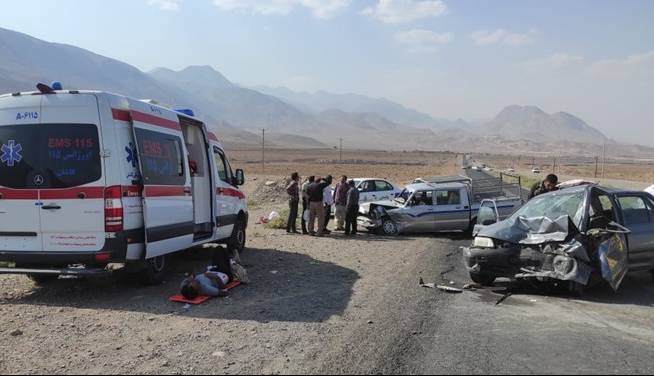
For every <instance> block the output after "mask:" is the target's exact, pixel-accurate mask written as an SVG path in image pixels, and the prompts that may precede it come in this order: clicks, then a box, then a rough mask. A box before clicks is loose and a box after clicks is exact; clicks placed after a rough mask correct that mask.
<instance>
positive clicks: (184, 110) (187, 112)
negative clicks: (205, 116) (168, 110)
mask: <svg viewBox="0 0 654 376" xmlns="http://www.w3.org/2000/svg"><path fill="white" fill-rule="evenodd" d="M175 112H179V113H180V114H184V115H187V116H190V117H195V113H194V112H193V110H191V109H188V108H180V109H177V110H175Z"/></svg>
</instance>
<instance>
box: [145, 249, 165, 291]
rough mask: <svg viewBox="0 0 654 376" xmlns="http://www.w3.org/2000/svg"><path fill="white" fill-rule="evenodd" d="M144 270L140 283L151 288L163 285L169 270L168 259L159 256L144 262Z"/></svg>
mask: <svg viewBox="0 0 654 376" xmlns="http://www.w3.org/2000/svg"><path fill="white" fill-rule="evenodd" d="M144 266H145V268H144V269H143V271H142V272H141V283H143V284H144V285H148V286H152V285H159V284H161V283H163V282H164V281H165V279H166V277H167V276H168V271H169V269H170V257H169V256H165V255H164V256H159V257H155V258H151V259H149V260H145V264H144Z"/></svg>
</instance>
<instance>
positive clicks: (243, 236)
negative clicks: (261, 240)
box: [227, 219, 247, 253]
mask: <svg viewBox="0 0 654 376" xmlns="http://www.w3.org/2000/svg"><path fill="white" fill-rule="evenodd" d="M246 241H247V231H246V228H245V222H244V221H243V220H242V219H239V220H237V221H236V223H235V224H234V230H233V232H232V236H231V237H230V238H229V240H228V241H227V246H228V247H229V248H230V249H236V250H237V251H238V253H243V251H244V250H245V243H246Z"/></svg>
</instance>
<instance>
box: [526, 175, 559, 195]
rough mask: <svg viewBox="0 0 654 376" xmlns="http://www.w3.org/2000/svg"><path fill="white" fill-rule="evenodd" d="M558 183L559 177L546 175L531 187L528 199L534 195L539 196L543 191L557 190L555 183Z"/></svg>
mask: <svg viewBox="0 0 654 376" xmlns="http://www.w3.org/2000/svg"><path fill="white" fill-rule="evenodd" d="M558 184H559V177H558V176H556V175H554V174H551V175H547V177H546V178H545V180H543V181H542V182H540V183H536V184H534V186H533V187H531V192H530V193H529V199H530V200H531V199H532V198H534V197H536V196H540V195H542V194H545V193H549V192H553V191H558V190H559V188H557V185H558Z"/></svg>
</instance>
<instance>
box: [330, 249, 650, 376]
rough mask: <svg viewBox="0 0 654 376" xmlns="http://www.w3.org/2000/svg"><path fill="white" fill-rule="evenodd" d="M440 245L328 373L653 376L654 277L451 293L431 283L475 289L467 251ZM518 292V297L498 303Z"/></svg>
mask: <svg viewBox="0 0 654 376" xmlns="http://www.w3.org/2000/svg"><path fill="white" fill-rule="evenodd" d="M468 242H469V240H457V239H447V238H436V239H434V240H433V241H432V242H431V243H430V245H429V247H428V249H424V250H416V251H417V252H419V253H420V254H421V257H420V258H419V259H418V261H417V262H416V264H415V265H414V266H413V273H405V274H404V275H402V276H400V281H398V282H399V283H397V284H396V285H394V286H393V287H381V286H380V288H384V298H383V299H380V300H378V304H379V305H378V306H377V307H375V309H374V312H375V315H374V316H373V317H372V318H371V321H372V324H368V323H361V324H360V325H359V326H356V327H354V328H351V329H350V330H349V331H348V332H347V333H346V334H345V335H347V337H348V338H344V339H343V342H344V343H347V345H346V348H343V349H337V350H334V349H332V350H331V353H330V355H329V356H327V357H326V359H324V363H323V364H324V368H322V369H320V370H319V371H320V372H323V373H327V372H334V373H364V374H369V373H385V374H406V373H410V374H468V373H473V374H497V373H501V374H505V373H520V374H543V373H544V374H571V373H574V374H585V373H610V374H625V373H629V374H647V373H652V372H653V371H654V361H652V359H654V346H653V345H654V329H653V328H652V325H651V324H652V319H651V317H652V316H651V315H652V306H653V305H654V283H653V282H652V280H651V278H650V275H649V274H647V273H645V274H640V275H631V276H629V277H628V278H627V280H626V282H625V284H624V286H623V288H622V289H621V290H620V291H619V292H618V293H613V292H612V291H607V290H605V289H601V288H600V289H598V290H595V291H591V292H590V293H589V294H588V295H586V296H584V297H582V298H571V297H569V296H566V295H557V294H556V292H552V291H542V290H539V289H536V288H533V287H529V288H527V287H518V286H516V285H513V284H511V283H509V281H500V282H498V284H497V287H495V288H489V289H482V290H477V291H474V292H468V291H466V292H464V293H463V294H457V295H450V294H447V293H444V292H441V291H439V290H432V289H427V288H421V287H418V284H417V282H418V281H417V277H416V276H419V275H421V276H422V277H423V278H424V279H425V282H428V283H429V282H436V283H437V284H440V283H443V284H449V283H450V282H454V285H455V286H459V287H461V286H462V285H463V284H465V283H468V282H469V281H468V278H467V275H466V271H465V269H464V267H463V265H462V260H461V253H460V251H459V250H458V247H460V246H462V245H465V244H467V243H468ZM510 291H512V295H510V296H509V297H508V298H506V299H505V300H504V301H502V302H501V303H499V304H498V301H500V299H502V298H503V297H504V296H506V294H507V292H510Z"/></svg>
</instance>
